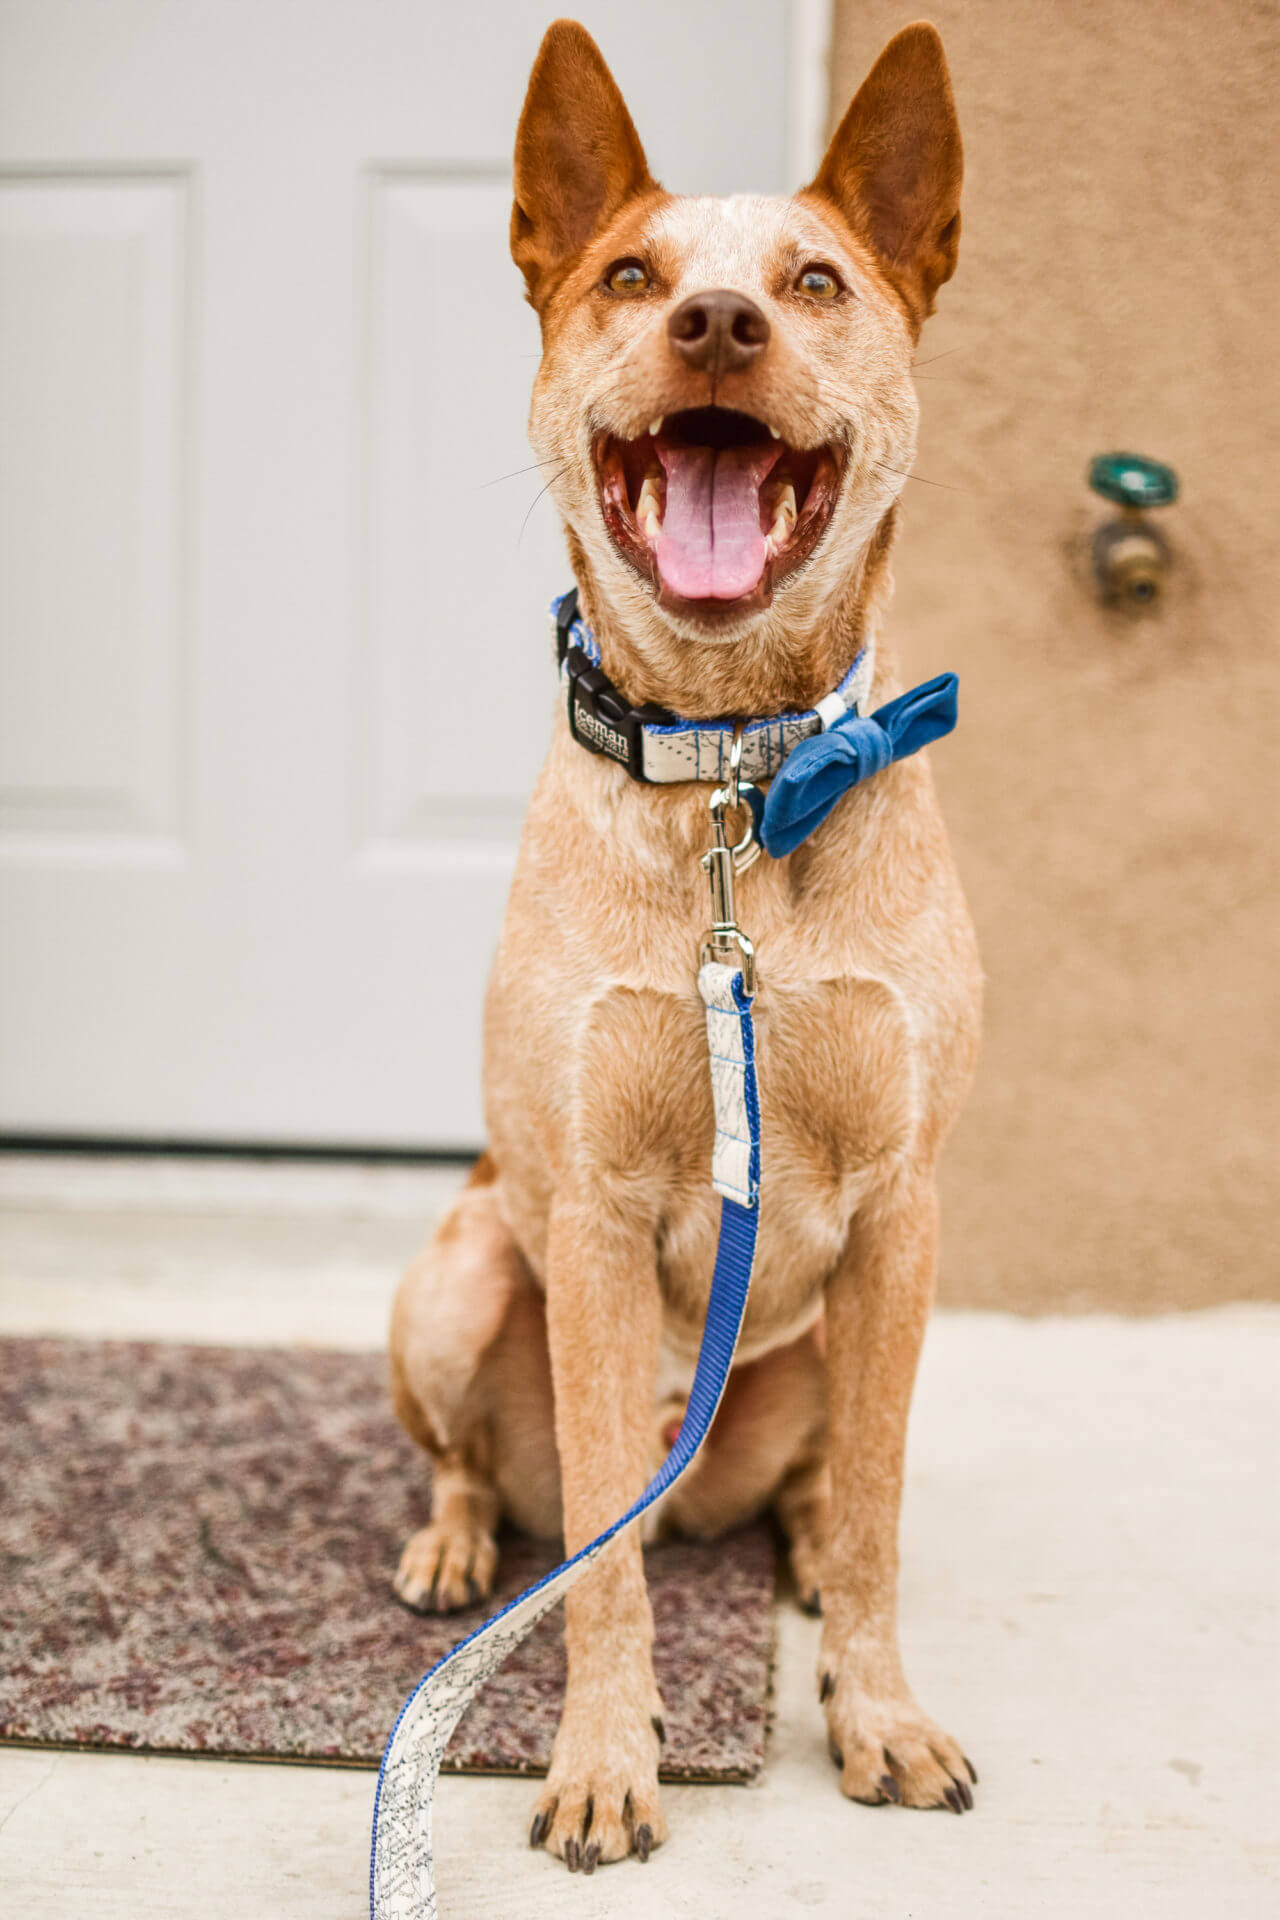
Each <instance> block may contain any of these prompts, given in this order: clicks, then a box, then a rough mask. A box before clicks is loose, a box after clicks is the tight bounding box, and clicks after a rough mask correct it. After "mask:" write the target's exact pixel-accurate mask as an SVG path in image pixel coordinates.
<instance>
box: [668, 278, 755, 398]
mask: <svg viewBox="0 0 1280 1920" xmlns="http://www.w3.org/2000/svg"><path fill="white" fill-rule="evenodd" d="M667 335H668V338H669V339H670V341H671V350H672V352H673V353H678V354H679V356H680V358H681V359H682V360H683V361H684V363H685V365H686V366H689V367H692V368H693V369H694V371H695V372H697V373H710V374H712V375H713V376H714V375H716V374H720V373H736V372H738V371H739V369H740V368H742V367H746V366H749V365H750V364H751V362H752V361H753V360H754V359H755V358H756V356H757V355H758V354H759V353H762V352H763V350H764V347H765V345H766V343H767V341H768V339H769V322H768V321H767V320H766V319H765V317H764V315H763V314H762V313H761V311H760V309H759V307H758V306H757V305H756V303H755V301H754V300H748V299H747V297H746V295H745V294H744V293H731V292H730V291H729V289H728V288H727V287H721V288H717V289H716V290H715V291H714V292H712V293H691V294H690V295H689V298H688V299H687V300H682V301H681V302H680V305H679V306H678V307H677V308H676V310H675V312H674V313H673V314H672V315H671V317H670V319H669V320H668V321H667Z"/></svg>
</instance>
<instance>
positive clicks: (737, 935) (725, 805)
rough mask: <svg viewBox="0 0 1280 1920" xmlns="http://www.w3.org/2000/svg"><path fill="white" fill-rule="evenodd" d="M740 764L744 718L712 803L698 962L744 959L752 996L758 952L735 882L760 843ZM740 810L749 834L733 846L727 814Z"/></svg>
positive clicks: (747, 986) (733, 963) (744, 981)
mask: <svg viewBox="0 0 1280 1920" xmlns="http://www.w3.org/2000/svg"><path fill="white" fill-rule="evenodd" d="M741 768H742V723H741V721H739V722H738V724H737V726H735V727H734V730H733V745H732V747H731V748H730V749H729V778H728V780H727V781H726V782H725V784H724V786H722V787H717V788H716V790H715V792H714V793H713V794H712V796H711V799H710V801H709V803H708V804H709V805H710V808H711V829H712V832H713V834H714V836H715V838H714V840H713V842H712V844H711V846H710V847H709V848H708V849H707V851H706V852H705V853H704V854H703V856H702V866H703V868H704V869H705V871H706V873H707V875H708V877H709V879H710V881H711V925H710V927H709V928H708V929H707V932H706V934H705V936H704V937H703V941H702V947H701V951H700V955H699V964H700V965H702V966H705V965H706V964H707V962H708V960H718V961H720V962H721V963H723V964H724V965H726V966H736V965H738V964H739V963H741V966H742V984H743V987H744V988H745V990H746V992H747V993H748V994H753V993H754V992H755V990H756V950H755V948H754V947H753V946H752V944H751V942H750V940H749V939H748V938H747V936H746V934H745V933H744V932H743V931H742V928H741V927H740V926H739V925H738V921H737V913H736V909H735V906H734V898H733V882H734V876H735V874H739V873H745V872H746V870H747V868H748V867H749V866H750V865H751V863H752V861H753V860H758V859H759V857H760V842H759V840H757V838H756V830H755V817H754V815H753V813H752V811H751V808H750V806H749V805H748V804H747V801H746V799H745V796H746V795H747V794H750V793H754V792H755V788H754V787H753V786H752V784H751V782H750V781H749V780H743V779H741V778H740V777H739V776H740V773H741ZM739 811H741V812H745V814H746V819H747V826H746V832H745V833H744V834H743V836H742V838H741V839H740V840H737V841H734V842H733V843H732V844H730V842H729V840H728V837H727V836H726V833H725V815H726V814H727V813H737V812H739Z"/></svg>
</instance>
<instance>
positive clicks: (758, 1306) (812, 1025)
mask: <svg viewBox="0 0 1280 1920" xmlns="http://www.w3.org/2000/svg"><path fill="white" fill-rule="evenodd" d="M679 1017H680V1016H679V1015H676V1014H674V1013H673V1012H672V1011H671V1010H670V1009H668V1010H667V1012H666V1017H665V1020H664V1021H663V1022H662V1025H664V1026H665V1025H666V1024H667V1023H668V1022H671V1021H673V1020H675V1019H678V1018H679ZM913 1025H914V1022H913V1017H912V1012H911V1008H910V1003H909V1002H908V1001H907V999H906V998H905V996H904V995H903V994H902V993H901V992H899V991H898V990H897V989H896V988H895V987H894V986H893V984H892V983H890V982H888V981H886V980H882V979H872V978H866V977H852V978H846V979H840V980H834V981H824V982H819V983H815V984H812V985H808V986H802V987H793V988H790V989H788V988H786V987H780V986H775V987H774V989H773V990H772V991H771V992H766V993H762V994H761V995H760V996H759V998H758V1001H757V1007H756V1045H757V1075H758V1081H759V1088H760V1101H761V1115H762V1131H763V1143H762V1166H761V1193H760V1233H759V1240H758V1244H757V1256H756V1267H755V1278H754V1280H753V1283H752V1294H751V1302H750V1305H749V1307H748V1312H747V1320H746V1324H745V1326H744V1330H743V1355H744V1357H748V1358H749V1357H750V1356H751V1354H752V1352H758V1351H761V1350H763V1349H764V1348H767V1347H770V1346H773V1345H776V1344H777V1343H779V1342H780V1341H782V1340H786V1339H791V1338H794V1337H795V1336H796V1335H797V1334H799V1333H801V1332H803V1331H804V1329H805V1327H806V1326H808V1325H809V1324H811V1322H812V1320H813V1319H814V1317H815V1316H816V1314H817V1312H818V1310H819V1306H820V1302H821V1296H822V1287H823V1284H824V1282H825V1280H826V1278H827V1276H828V1274H829V1273H830V1272H831V1270H832V1267H833V1266H834V1264H835V1263H836V1261H837V1260H838V1259H839V1258H840V1255H841V1252H842V1250H843V1247H844V1244H845V1240H846V1238H847V1235H848V1231H849V1223H850V1221H851V1220H852V1218H853V1215H854V1213H855V1212H856V1210H857V1208H858V1206H859V1205H860V1204H861V1203H862V1202H863V1201H864V1199H865V1198H866V1195H867V1194H868V1192H869V1191H870V1190H871V1189H872V1188H873V1187H874V1185H875V1184H876V1182H877V1181H878V1180H881V1179H883V1178H884V1177H885V1175H886V1172H887V1170H888V1168H889V1166H890V1165H891V1164H892V1163H893V1161H894V1160H895V1159H897V1158H898V1157H899V1156H901V1155H903V1154H906V1153H909V1152H910V1149H911V1146H912V1142H913V1139H914V1136H915V1132H916V1127H917V1122H918V1111H917V1108H918V1085H919V1079H920V1074H919V1062H918V1060H917V1058H916V1047H915V1044H914V1039H913ZM660 1030H661V1029H660ZM699 1038H700V1036H698V1035H697V1034H696V1033H695V1035H694V1036H693V1037H692V1039H691V1041H690V1045H689V1051H692V1050H694V1049H696V1047H697V1045H698V1041H699ZM672 1052H673V1053H677V1052H678V1054H680V1055H684V1056H685V1057H686V1058H687V1057H688V1052H687V1051H686V1048H685V1047H681V1048H679V1049H678V1050H677V1049H674V1048H673V1049H672ZM698 1077H699V1079H700V1080H701V1082H702V1083H703V1084H704V1086H705V1082H706V1080H707V1078H708V1076H707V1073H706V1068H705V1064H704V1065H703V1066H702V1068H701V1072H700V1074H699V1076H698ZM689 1092H690V1097H689V1098H688V1100H687V1102H686V1115H687V1120H686V1126H685V1128H683V1129H682V1135H683V1138H682V1143H681V1144H682V1149H683V1151H682V1154H681V1165H680V1169H679V1176H678V1177H677V1179H676V1180H674V1181H673V1182H671V1184H670V1186H669V1187H668V1189H667V1191H666V1193H665V1194H664V1196H663V1202H662V1208H661V1224H660V1228H659V1236H658V1248H659V1274H660V1279H661V1284H662V1289H663V1295H664V1299H665V1302H666V1306H667V1314H668V1321H669V1323H670V1328H669V1330H670V1335H671V1338H672V1339H673V1340H674V1342H675V1343H676V1344H677V1346H678V1345H680V1344H681V1335H682V1333H683V1334H684V1335H685V1337H686V1338H687V1339H688V1340H691V1341H693V1342H695V1343H696V1339H697V1336H698V1334H699V1333H700V1330H701V1326H702V1322H703V1319H704V1317H705V1311H706V1301H707V1292H708V1286H709V1277H710V1274H711V1271H712V1266H713V1262H714V1254H715V1240H716V1232H717V1226H718V1218H719V1201H718V1199H717V1198H716V1196H715V1195H714V1194H713V1193H712V1192H711V1191H710V1188H709V1184H708V1162H709V1142H710V1138H711V1132H712V1127H713V1121H712V1117H711V1113H710V1103H709V1098H707V1099H704V1098H701V1097H699V1096H698V1094H697V1093H696V1092H695V1090H694V1088H692V1087H691V1088H690V1090H689Z"/></svg>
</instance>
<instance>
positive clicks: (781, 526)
mask: <svg viewBox="0 0 1280 1920" xmlns="http://www.w3.org/2000/svg"><path fill="white" fill-rule="evenodd" d="M795 520H796V490H795V488H794V487H793V486H792V484H791V482H790V481H789V480H784V481H783V483H782V486H781V488H780V489H779V492H778V498H777V500H776V501H775V502H774V507H773V524H772V526H771V527H770V528H769V538H770V539H771V540H776V541H777V542H778V543H779V545H781V543H782V542H783V541H784V540H785V539H786V537H787V535H788V533H790V531H791V529H792V527H793V526H794V525H795Z"/></svg>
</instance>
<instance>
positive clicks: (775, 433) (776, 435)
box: [769, 427, 782, 440]
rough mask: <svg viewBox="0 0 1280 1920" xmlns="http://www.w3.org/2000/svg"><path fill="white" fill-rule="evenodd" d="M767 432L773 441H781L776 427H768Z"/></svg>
mask: <svg viewBox="0 0 1280 1920" xmlns="http://www.w3.org/2000/svg"><path fill="white" fill-rule="evenodd" d="M769 431H770V433H771V434H772V435H773V437H774V439H775V440H781V438H782V435H781V434H780V433H779V432H778V429H777V428H776V427H770V429H769Z"/></svg>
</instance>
